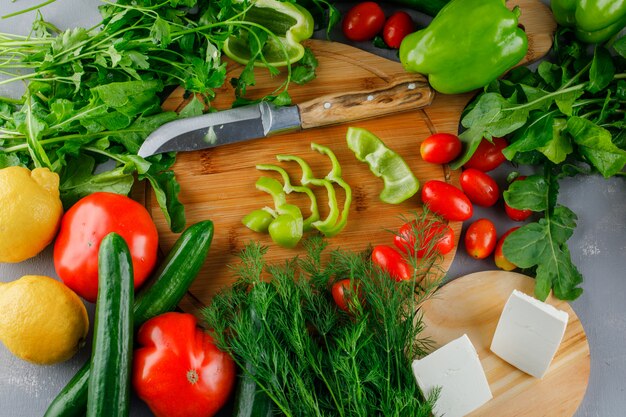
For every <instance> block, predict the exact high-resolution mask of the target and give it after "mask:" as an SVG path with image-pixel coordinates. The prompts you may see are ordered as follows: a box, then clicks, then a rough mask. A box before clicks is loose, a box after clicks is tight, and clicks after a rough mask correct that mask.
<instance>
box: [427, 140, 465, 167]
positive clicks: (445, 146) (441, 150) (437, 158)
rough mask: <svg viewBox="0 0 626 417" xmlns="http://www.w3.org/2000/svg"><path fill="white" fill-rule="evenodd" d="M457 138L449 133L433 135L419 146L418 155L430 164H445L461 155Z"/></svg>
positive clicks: (459, 142)
mask: <svg viewBox="0 0 626 417" xmlns="http://www.w3.org/2000/svg"><path fill="white" fill-rule="evenodd" d="M461 147H462V146H461V141H460V140H459V137H458V136H456V135H453V134H451V133H435V134H434V135H431V136H429V137H427V138H426V139H425V140H424V142H422V144H421V145H420V155H422V159H423V160H424V161H426V162H430V163H432V164H447V163H448V162H450V161H452V160H453V159H455V158H456V157H457V156H459V154H460V153H461Z"/></svg>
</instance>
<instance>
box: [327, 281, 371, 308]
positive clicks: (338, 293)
mask: <svg viewBox="0 0 626 417" xmlns="http://www.w3.org/2000/svg"><path fill="white" fill-rule="evenodd" d="M331 293H332V295H333V300H335V304H337V307H339V308H340V309H342V310H343V311H345V312H348V313H349V312H350V305H351V304H354V303H355V301H354V300H353V298H352V297H353V296H354V294H358V298H359V300H362V299H363V297H362V295H361V291H360V289H359V286H358V284H356V283H354V282H353V283H351V282H350V280H349V279H342V280H341V281H337V282H335V283H334V284H333V287H332V289H331Z"/></svg>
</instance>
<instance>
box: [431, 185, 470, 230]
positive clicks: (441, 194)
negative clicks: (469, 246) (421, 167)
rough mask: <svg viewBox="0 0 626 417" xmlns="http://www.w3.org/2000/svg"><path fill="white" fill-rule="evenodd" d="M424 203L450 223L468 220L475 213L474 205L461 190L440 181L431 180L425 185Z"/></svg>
mask: <svg viewBox="0 0 626 417" xmlns="http://www.w3.org/2000/svg"><path fill="white" fill-rule="evenodd" d="M422 202H423V203H424V204H425V205H427V206H428V208H429V209H430V210H431V211H433V212H435V213H437V214H439V215H440V216H441V217H443V218H444V219H446V220H448V221H463V220H467V219H469V218H470V217H472V214H473V213H474V208H473V207H472V203H471V202H470V200H469V198H467V196H466V195H465V194H463V192H462V191H461V190H459V189H458V188H456V187H455V186H454V185H450V184H448V183H447V182H443V181H439V180H430V181H427V182H426V183H425V184H424V186H423V187H422Z"/></svg>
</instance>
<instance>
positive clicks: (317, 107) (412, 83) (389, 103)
mask: <svg viewBox="0 0 626 417" xmlns="http://www.w3.org/2000/svg"><path fill="white" fill-rule="evenodd" d="M433 97H434V91H433V90H432V89H431V88H430V86H429V85H428V81H426V79H425V78H424V76H423V75H421V74H408V73H407V74H402V75H401V76H399V77H396V78H394V79H393V81H392V82H391V83H390V84H389V85H387V86H385V87H382V88H379V89H376V90H365V91H358V92H349V93H337V94H329V95H326V96H322V97H318V98H315V99H313V100H309V101H306V102H304V103H301V104H298V108H299V109H300V119H301V121H302V128H303V129H307V128H312V127H320V126H328V125H334V124H339V123H346V122H352V121H356V120H363V119H369V118H373V117H380V116H384V115H387V114H393V113H399V112H403V111H408V110H415V109H418V108H421V107H424V106H428V105H429V104H430V103H431V102H432V100H433Z"/></svg>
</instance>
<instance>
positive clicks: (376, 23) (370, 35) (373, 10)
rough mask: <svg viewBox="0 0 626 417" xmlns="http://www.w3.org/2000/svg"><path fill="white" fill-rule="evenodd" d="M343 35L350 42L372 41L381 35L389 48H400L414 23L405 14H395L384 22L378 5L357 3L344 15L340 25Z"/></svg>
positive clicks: (411, 30) (383, 13) (413, 28)
mask: <svg viewBox="0 0 626 417" xmlns="http://www.w3.org/2000/svg"><path fill="white" fill-rule="evenodd" d="M342 29H343V34H344V35H345V37H346V38H348V39H349V40H351V41H356V42H361V41H369V40H372V39H374V37H375V36H376V35H378V34H379V33H381V31H382V36H383V40H384V41H385V43H386V44H387V46H389V47H390V48H394V49H398V48H400V43H402V39H404V37H405V36H406V35H408V34H409V33H411V32H413V31H414V30H415V23H414V22H413V19H412V18H411V16H410V15H409V14H408V13H406V12H402V11H399V12H395V13H394V14H392V15H391V16H390V17H389V19H386V20H385V12H384V11H383V9H381V7H380V6H379V5H378V3H375V2H373V1H366V2H363V3H359V4H357V5H356V6H354V7H353V8H351V9H350V10H349V11H348V13H346V15H345V17H344V19H343V23H342Z"/></svg>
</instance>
